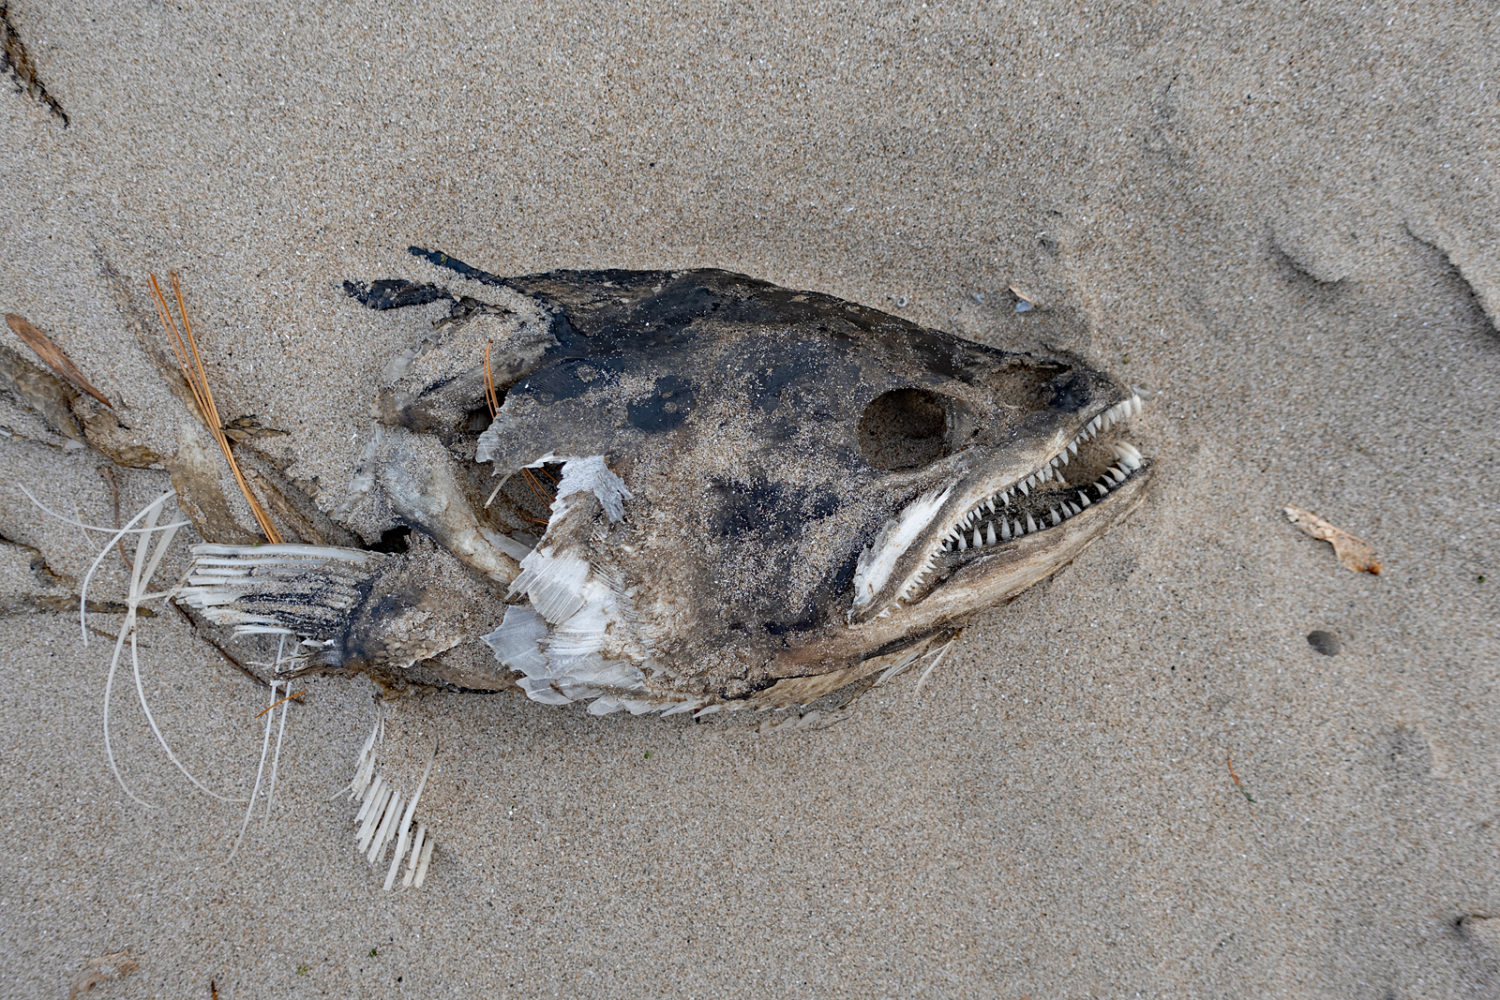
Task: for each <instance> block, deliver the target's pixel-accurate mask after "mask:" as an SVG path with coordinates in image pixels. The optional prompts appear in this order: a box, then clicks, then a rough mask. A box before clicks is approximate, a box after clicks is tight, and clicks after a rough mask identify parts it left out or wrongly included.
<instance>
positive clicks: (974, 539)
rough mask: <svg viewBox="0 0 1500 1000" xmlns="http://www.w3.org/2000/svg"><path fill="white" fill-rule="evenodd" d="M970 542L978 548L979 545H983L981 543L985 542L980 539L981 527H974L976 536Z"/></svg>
mask: <svg viewBox="0 0 1500 1000" xmlns="http://www.w3.org/2000/svg"><path fill="white" fill-rule="evenodd" d="M969 544H970V545H972V546H974V547H975V548H976V549H977V548H979V546H981V545H983V544H984V542H983V541H981V540H980V535H979V529H978V528H975V529H974V537H973V538H972V539H970V540H969Z"/></svg>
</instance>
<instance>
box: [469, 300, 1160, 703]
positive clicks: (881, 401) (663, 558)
mask: <svg viewBox="0 0 1500 1000" xmlns="http://www.w3.org/2000/svg"><path fill="white" fill-rule="evenodd" d="M505 283H506V285H507V287H509V288H511V289H513V290H516V291H519V292H521V293H522V294H523V295H526V296H530V297H532V298H534V299H535V300H536V301H539V302H541V303H543V312H544V313H545V315H546V316H547V317H549V319H548V322H549V323H550V328H549V330H550V340H549V341H548V342H547V344H546V345H545V348H544V349H541V350H540V351H538V349H537V348H536V341H535V340H534V338H533V340H531V341H528V344H530V345H531V346H529V347H528V348H527V349H528V350H529V351H531V352H532V355H531V357H530V358H529V359H528V360H527V361H526V362H525V363H524V364H521V365H512V366H511V368H510V369H507V370H522V369H523V370H524V371H523V373H522V374H519V375H518V376H516V377H515V378H513V379H507V380H506V384H504V385H503V386H502V387H501V389H500V391H499V392H497V395H502V394H503V401H501V405H500V406H499V409H498V412H497V413H496V416H495V419H494V421H493V423H491V424H490V426H489V427H488V429H486V430H485V431H484V432H483V434H482V435H481V436H480V437H479V440H478V443H477V447H476V448H475V457H476V458H477V460H478V461H479V462H481V463H490V464H491V465H492V466H493V467H494V470H495V472H496V473H497V474H499V475H500V476H502V477H503V478H505V479H507V480H509V479H511V478H512V477H515V476H517V475H520V474H523V470H528V469H529V470H536V474H537V475H540V474H541V473H543V472H545V471H546V470H551V478H552V479H554V480H556V481H557V482H556V486H555V490H556V495H555V498H553V499H552V500H551V503H550V506H549V509H548V512H547V515H546V525H545V529H544V530H543V531H542V533H541V537H540V538H538V539H536V540H535V542H534V545H533V547H532V548H531V550H530V552H529V553H528V554H527V555H526V556H525V558H524V559H522V561H521V566H522V573H521V575H520V576H519V577H518V578H517V579H516V580H515V581H514V584H513V586H512V590H511V593H512V596H513V598H514V599H515V600H517V601H518V602H520V603H522V604H523V605H529V607H530V609H531V610H532V611H534V612H535V613H536V618H537V620H536V621H531V622H529V623H528V627H530V628H534V629H540V630H545V636H543V635H542V632H538V633H537V635H538V636H542V637H541V638H539V639H538V642H539V643H540V644H541V646H542V647H544V652H547V651H548V650H550V654H549V655H551V657H552V659H553V661H554V666H555V665H556V663H557V662H561V661H562V660H564V659H566V658H567V657H570V656H577V657H585V658H587V657H594V658H596V659H597V660H599V661H602V662H606V663H609V664H627V665H630V666H631V667H633V668H634V669H635V670H637V671H638V673H639V676H638V677H637V680H640V679H641V678H644V681H643V682H642V683H644V686H645V688H657V687H663V686H665V687H670V688H673V689H674V690H677V691H679V692H691V693H692V694H693V695H694V696H701V697H705V698H711V699H720V700H732V699H736V698H746V697H749V696H752V695H754V694H755V693H756V692H757V691H760V690H763V689H764V688H766V687H767V686H768V685H772V684H774V683H776V682H777V681H778V680H779V679H781V678H785V677H793V676H802V675H810V674H816V673H819V672H826V671H832V670H838V669H842V668H844V667H847V666H848V665H849V664H851V663H857V662H859V661H861V660H862V659H867V658H869V657H871V656H874V655H877V654H879V653H882V652H886V651H889V650H892V649H898V648H900V647H901V646H902V645H903V644H904V643H908V642H915V641H918V640H920V639H921V638H922V637H924V636H930V635H932V634H934V633H935V632H936V631H938V630H940V629H942V628H944V627H945V626H947V625H950V624H952V623H954V622H957V621H960V620H962V619H963V618H965V617H966V616H969V615H972V614H973V613H974V612H977V611H979V610H982V609H983V608H986V607H989V606H991V605H994V604H996V603H998V602H1000V601H1003V600H1005V599H1007V598H1009V597H1011V596H1013V595H1014V594H1015V593H1017V592H1019V591H1020V590H1023V589H1025V588H1026V587H1028V586H1030V585H1032V584H1034V583H1036V582H1037V581H1039V580H1041V579H1044V578H1045V577H1046V576H1048V575H1049V574H1051V573H1053V572H1055V571H1056V570H1057V569H1058V568H1059V567H1060V566H1062V565H1063V564H1065V563H1066V562H1068V561H1069V560H1070V559H1072V558H1073V557H1074V556H1075V555H1076V554H1077V553H1078V552H1079V551H1080V550H1081V549H1082V548H1083V546H1084V545H1086V544H1087V543H1088V542H1089V541H1091V540H1092V539H1094V538H1096V537H1097V536H1098V535H1099V534H1101V533H1102V532H1103V531H1104V530H1105V529H1106V528H1107V527H1109V526H1110V525H1111V524H1113V523H1115V522H1116V521H1117V520H1118V519H1119V518H1120V517H1121V516H1123V514H1124V513H1125V512H1126V511H1128V510H1129V509H1130V508H1131V507H1133V506H1134V505H1135V502H1136V501H1138V500H1139V498H1140V496H1141V494H1142V490H1143V487H1144V484H1145V482H1146V480H1147V478H1148V477H1149V474H1150V463H1149V462H1147V461H1146V460H1144V459H1143V458H1142V457H1141V455H1140V453H1139V452H1138V451H1137V450H1136V449H1135V448H1134V447H1133V446H1131V445H1129V444H1128V443H1127V442H1125V441H1124V440H1123V439H1122V437H1121V434H1122V431H1123V429H1124V427H1125V425H1126V424H1127V423H1128V421H1129V420H1130V419H1131V418H1132V417H1133V416H1135V415H1136V413H1138V412H1139V409H1140V400H1139V398H1138V397H1136V396H1135V395H1134V394H1132V393H1131V392H1130V391H1129V390H1127V389H1125V388H1124V387H1123V386H1121V385H1120V384H1119V383H1118V382H1117V381H1116V380H1115V379H1113V378H1111V377H1109V376H1107V375H1105V374H1103V373H1101V372H1099V371H1097V370H1095V369H1093V368H1090V367H1089V366H1088V365H1086V364H1084V363H1082V362H1081V361H1079V360H1078V359H1076V358H1074V357H1071V356H1069V355H1066V354H1061V353H1049V354H1034V353H1022V352H1015V351H1006V350H1001V349H998V348H994V347H990V346H986V345H983V344H978V343H974V342H971V341H967V340H964V339H961V338H958V337H955V336H953V335H951V334H947V333H943V332H941V331H936V330H931V329H927V328H924V327H921V326H918V325H916V324H914V323H910V322H908V321H906V320H903V319H900V318H898V317H895V316H891V315H888V314H886V313H883V312H880V311H878V310H874V309H870V308H867V307H864V306H859V305H855V304H852V303H849V302H845V301H842V300H839V299H836V298H832V297H830V296H826V295H819V294H815V293H808V292H796V291H791V290H788V289H784V288H780V287H777V286H775V285H770V284H767V283H765V282H760V281H755V280H753V279H749V278H746V277H743V276H740V275H735V274H730V273H727V272H721V271H702V270H699V271H685V272H644V273H642V272H567V273H559V274H553V275H541V276H536V277H533V278H524V279H505ZM500 346H502V345H497V348H499V347H500ZM503 356H504V352H503V350H501V351H500V353H499V354H498V355H497V357H503ZM549 490H550V487H549ZM507 617H508V618H509V616H507ZM554 672H555V671H554ZM633 676H635V675H633ZM554 686H555V683H554ZM637 686H638V687H639V686H640V685H639V684H638V685H637ZM594 687H595V688H598V687H600V685H598V684H595V685H594ZM603 687H604V688H605V689H609V690H614V688H612V687H610V686H609V685H603ZM583 688H587V685H584V686H583ZM583 688H581V689H583Z"/></svg>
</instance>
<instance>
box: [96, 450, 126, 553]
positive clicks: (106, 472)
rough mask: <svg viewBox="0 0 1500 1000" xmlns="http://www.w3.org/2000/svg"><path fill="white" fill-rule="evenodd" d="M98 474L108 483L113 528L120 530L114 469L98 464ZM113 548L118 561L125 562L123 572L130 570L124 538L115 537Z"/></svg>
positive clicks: (118, 487) (117, 488)
mask: <svg viewBox="0 0 1500 1000" xmlns="http://www.w3.org/2000/svg"><path fill="white" fill-rule="evenodd" d="M99 475H101V476H103V477H104V481H105V482H106V483H108V484H109V499H110V502H111V503H112V504H114V509H115V530H116V531H119V530H120V484H119V482H118V481H116V479H115V470H114V469H112V468H110V467H109V466H107V465H101V466H99ZM115 549H116V550H117V551H118V552H119V553H120V561H121V562H122V563H124V564H125V572H127V573H128V572H130V560H129V559H128V558H127V557H126V555H125V539H123V538H117V539H115Z"/></svg>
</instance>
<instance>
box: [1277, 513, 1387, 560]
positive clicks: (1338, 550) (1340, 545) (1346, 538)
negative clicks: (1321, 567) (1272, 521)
mask: <svg viewBox="0 0 1500 1000" xmlns="http://www.w3.org/2000/svg"><path fill="white" fill-rule="evenodd" d="M1284 510H1285V512H1286V519H1287V520H1288V521H1291V522H1292V523H1293V524H1295V525H1296V526H1297V528H1298V529H1299V530H1301V532H1302V533H1303V534H1305V535H1311V536H1312V537H1313V538H1316V539H1318V540H1319V541H1323V542H1328V543H1329V544H1331V545H1332V546H1333V552H1334V555H1336V556H1338V557H1339V565H1341V566H1343V567H1344V568H1345V569H1349V570H1353V571H1354V572H1356V573H1369V574H1371V575H1372V576H1379V575H1380V560H1379V559H1377V558H1376V557H1375V547H1374V546H1372V545H1371V544H1370V543H1369V542H1367V541H1365V540H1364V539H1363V538H1360V537H1358V536H1357V535H1351V534H1349V532H1347V531H1345V530H1344V529H1343V528H1339V527H1335V526H1334V525H1332V524H1329V523H1328V522H1327V521H1325V520H1323V519H1322V518H1321V517H1319V516H1318V515H1316V514H1314V513H1313V512H1312V511H1307V510H1303V509H1302V508H1301V507H1286V508H1284Z"/></svg>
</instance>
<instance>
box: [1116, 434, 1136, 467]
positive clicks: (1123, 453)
mask: <svg viewBox="0 0 1500 1000" xmlns="http://www.w3.org/2000/svg"><path fill="white" fill-rule="evenodd" d="M1115 457H1116V458H1118V459H1119V460H1120V465H1121V466H1123V467H1124V468H1126V469H1129V470H1131V471H1134V470H1136V469H1139V468H1140V467H1141V462H1142V459H1141V453H1140V451H1139V450H1138V449H1137V448H1136V446H1135V445H1133V444H1131V443H1130V442H1129V441H1121V442H1119V443H1117V444H1116V445H1115Z"/></svg>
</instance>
